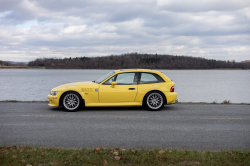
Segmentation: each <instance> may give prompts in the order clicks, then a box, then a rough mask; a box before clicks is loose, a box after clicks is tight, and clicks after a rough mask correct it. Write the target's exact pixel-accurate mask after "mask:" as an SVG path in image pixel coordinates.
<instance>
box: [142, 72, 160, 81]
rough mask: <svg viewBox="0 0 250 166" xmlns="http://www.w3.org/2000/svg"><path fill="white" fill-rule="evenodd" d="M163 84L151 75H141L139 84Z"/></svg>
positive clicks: (158, 77)
mask: <svg viewBox="0 0 250 166" xmlns="http://www.w3.org/2000/svg"><path fill="white" fill-rule="evenodd" d="M159 82H164V80H163V79H162V78H161V77H160V76H158V75H157V74H153V73H141V79H140V84H150V83H159Z"/></svg>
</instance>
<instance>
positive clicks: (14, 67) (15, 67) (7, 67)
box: [0, 66, 250, 70]
mask: <svg viewBox="0 0 250 166" xmlns="http://www.w3.org/2000/svg"><path fill="white" fill-rule="evenodd" d="M0 69H46V70H119V69H75V68H72V69H63V68H49V69H48V68H45V67H29V66H0ZM152 70H250V69H241V68H214V69H152Z"/></svg>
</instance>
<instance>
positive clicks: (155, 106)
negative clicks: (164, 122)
mask: <svg viewBox="0 0 250 166" xmlns="http://www.w3.org/2000/svg"><path fill="white" fill-rule="evenodd" d="M143 105H144V106H145V107H146V108H147V109H149V110H152V111H158V110H160V109H161V108H162V107H163V106H164V96H163V95H162V93H160V92H158V91H152V92H149V93H148V94H147V95H146V96H145V98H144V101H143Z"/></svg>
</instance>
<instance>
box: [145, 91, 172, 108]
mask: <svg viewBox="0 0 250 166" xmlns="http://www.w3.org/2000/svg"><path fill="white" fill-rule="evenodd" d="M151 92H159V93H161V94H162V96H163V99H164V105H165V104H167V98H166V95H165V94H164V93H163V92H162V91H159V90H151V91H148V92H147V93H146V94H145V95H144V97H143V100H142V105H144V103H145V100H146V96H147V95H148V94H149V93H151Z"/></svg>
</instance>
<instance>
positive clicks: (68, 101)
mask: <svg viewBox="0 0 250 166" xmlns="http://www.w3.org/2000/svg"><path fill="white" fill-rule="evenodd" d="M62 106H63V108H64V109H65V110H66V111H69V112H73V111H76V110H78V109H80V108H81V107H82V97H81V96H80V95H79V94H78V93H76V92H67V93H65V94H63V96H62Z"/></svg>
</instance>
